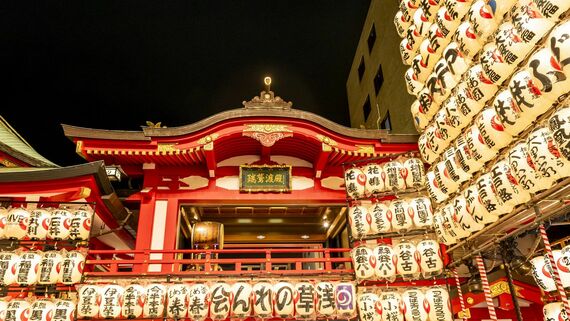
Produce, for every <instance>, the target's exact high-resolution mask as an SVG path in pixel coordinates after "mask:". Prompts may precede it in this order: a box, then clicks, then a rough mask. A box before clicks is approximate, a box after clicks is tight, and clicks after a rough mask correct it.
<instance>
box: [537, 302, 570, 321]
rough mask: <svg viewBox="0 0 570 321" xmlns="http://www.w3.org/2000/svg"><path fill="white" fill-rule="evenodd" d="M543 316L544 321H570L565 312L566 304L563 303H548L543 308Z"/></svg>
mask: <svg viewBox="0 0 570 321" xmlns="http://www.w3.org/2000/svg"><path fill="white" fill-rule="evenodd" d="M542 314H543V315H544V320H545V321H549V320H553V321H568V320H570V318H568V316H567V314H566V311H565V310H564V303H562V302H553V303H547V304H545V305H544V307H543V308H542Z"/></svg>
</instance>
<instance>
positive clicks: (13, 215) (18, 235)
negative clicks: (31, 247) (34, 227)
mask: <svg viewBox="0 0 570 321" xmlns="http://www.w3.org/2000/svg"><path fill="white" fill-rule="evenodd" d="M29 222H30V212H28V211H27V210H26V209H25V208H22V207H15V208H12V209H11V210H10V211H8V216H7V218H6V228H5V230H4V233H5V235H6V238H9V239H17V240H22V239H24V238H25V237H26V234H27V231H28V224H29Z"/></svg>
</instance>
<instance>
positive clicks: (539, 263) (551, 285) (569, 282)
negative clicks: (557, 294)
mask: <svg viewBox="0 0 570 321" xmlns="http://www.w3.org/2000/svg"><path fill="white" fill-rule="evenodd" d="M552 254H553V255H554V262H555V263H556V268H557V269H558V274H559V275H560V281H562V286H563V287H565V288H568V287H570V245H569V246H566V247H564V248H563V249H562V250H554V251H552ZM530 263H531V264H532V276H533V277H534V280H535V281H536V284H537V285H538V286H539V287H540V288H541V289H542V291H544V292H552V291H556V282H555V281H554V276H553V273H552V265H551V264H550V260H549V259H548V257H546V256H537V257H535V258H533V259H532V260H531V261H530Z"/></svg>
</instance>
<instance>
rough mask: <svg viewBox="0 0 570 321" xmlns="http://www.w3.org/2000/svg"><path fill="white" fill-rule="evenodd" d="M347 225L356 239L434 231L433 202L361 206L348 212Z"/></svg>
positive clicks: (420, 200) (418, 200)
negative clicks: (419, 230) (391, 233)
mask: <svg viewBox="0 0 570 321" xmlns="http://www.w3.org/2000/svg"><path fill="white" fill-rule="evenodd" d="M348 222H349V224H350V229H351V233H352V237H354V238H363V237H366V236H372V235H377V234H382V233H389V232H398V233H405V232H407V231H410V230H417V229H427V228H431V226H432V225H433V212H432V206H431V201H430V199H429V198H428V197H416V198H409V199H397V200H392V201H384V202H375V203H365V202H364V201H363V202H359V204H357V205H354V206H351V207H350V208H349V210H348Z"/></svg>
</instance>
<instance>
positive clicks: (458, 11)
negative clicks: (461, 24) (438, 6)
mask: <svg viewBox="0 0 570 321" xmlns="http://www.w3.org/2000/svg"><path fill="white" fill-rule="evenodd" d="M471 1H472V0H445V8H446V9H447V12H448V13H449V15H450V16H451V18H452V19H453V20H461V19H462V18H463V16H465V15H466V14H467V12H469V7H471Z"/></svg>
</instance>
